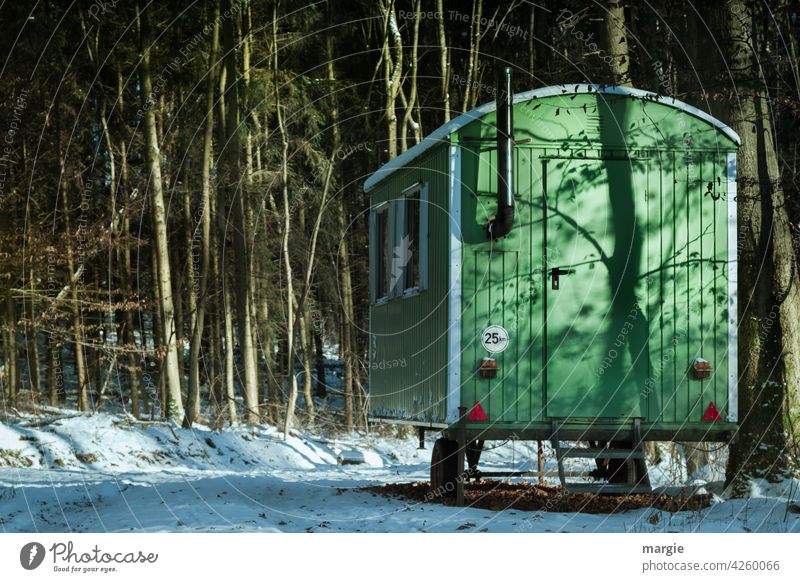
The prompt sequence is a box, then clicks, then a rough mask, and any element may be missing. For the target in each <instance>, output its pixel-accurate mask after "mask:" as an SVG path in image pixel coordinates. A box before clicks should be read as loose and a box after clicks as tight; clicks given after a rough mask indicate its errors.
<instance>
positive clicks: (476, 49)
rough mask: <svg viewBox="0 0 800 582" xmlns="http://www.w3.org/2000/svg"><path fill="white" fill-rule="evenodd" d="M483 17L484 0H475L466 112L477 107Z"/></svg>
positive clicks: (465, 101)
mask: <svg viewBox="0 0 800 582" xmlns="http://www.w3.org/2000/svg"><path fill="white" fill-rule="evenodd" d="M482 18H483V0H473V2H472V18H471V19H470V21H469V62H468V64H467V84H466V87H465V89H464V104H463V107H462V111H464V112H465V113H466V112H467V111H469V110H470V109H472V108H473V107H475V97H477V94H478V93H477V87H478V83H477V79H478V66H479V60H480V58H479V57H480V50H481V19H482Z"/></svg>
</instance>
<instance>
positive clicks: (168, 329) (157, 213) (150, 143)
mask: <svg viewBox="0 0 800 582" xmlns="http://www.w3.org/2000/svg"><path fill="white" fill-rule="evenodd" d="M136 9H137V17H138V19H139V31H140V42H141V51H142V62H141V66H140V67H139V74H140V81H141V85H142V92H141V95H142V109H143V110H144V115H143V116H144V122H145V157H146V160H147V168H148V170H149V178H150V180H149V185H150V192H151V201H152V214H153V230H154V235H155V237H154V238H155V240H154V241H153V243H154V249H153V252H155V254H156V260H157V271H156V272H155V273H154V275H155V277H156V278H157V280H158V288H159V306H158V307H159V310H160V311H161V316H162V330H161V333H162V338H161V339H162V345H163V347H164V351H165V353H164V366H163V368H164V376H165V381H166V389H167V393H168V398H169V402H168V404H167V415H168V416H169V417H170V418H173V419H177V420H182V419H183V416H184V412H183V399H182V397H181V374H180V369H181V366H180V365H179V362H178V351H177V330H176V329H175V307H174V304H173V295H172V273H171V270H170V263H169V239H168V236H167V214H166V208H165V206H164V189H163V181H162V176H161V154H160V152H159V146H158V137H157V134H156V114H155V110H154V109H153V107H152V106H153V105H154V103H153V102H152V101H153V82H152V77H151V74H150V47H151V45H152V34H151V30H152V26H151V23H150V9H149V8H148V9H145V10H144V11H142V9H141V5H140V3H139V2H137V5H136Z"/></svg>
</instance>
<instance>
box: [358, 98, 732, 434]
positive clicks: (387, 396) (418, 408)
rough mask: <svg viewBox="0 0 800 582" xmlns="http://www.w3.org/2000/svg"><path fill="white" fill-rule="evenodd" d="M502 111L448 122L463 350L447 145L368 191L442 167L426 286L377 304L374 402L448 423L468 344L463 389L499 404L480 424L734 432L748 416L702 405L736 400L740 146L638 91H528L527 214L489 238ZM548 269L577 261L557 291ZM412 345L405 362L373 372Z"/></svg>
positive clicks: (495, 430) (520, 207)
mask: <svg viewBox="0 0 800 582" xmlns="http://www.w3.org/2000/svg"><path fill="white" fill-rule="evenodd" d="M494 121H495V115H494V113H493V112H488V113H486V114H485V115H483V116H480V117H479V118H476V119H475V120H474V121H472V122H471V123H468V124H466V125H464V126H463V127H461V128H460V129H459V130H458V131H457V132H455V133H454V134H453V135H452V136H451V137H450V139H451V142H452V143H453V144H456V145H457V146H458V148H460V150H459V151H460V168H459V171H460V184H459V186H460V190H461V197H460V209H459V210H460V225H459V226H460V237H459V238H460V241H461V245H462V246H461V262H462V267H461V286H460V295H461V302H460V309H461V313H460V317H459V318H458V321H459V323H460V329H459V331H460V351H459V352H458V353H457V354H456V353H453V351H452V350H450V351H448V349H447V341H446V337H447V335H448V329H447V305H448V301H447V296H448V288H447V287H448V279H447V271H448V261H449V254H448V242H447V213H448V212H449V211H450V210H451V209H450V208H449V206H448V197H449V194H450V193H449V190H448V180H447V174H448V172H449V169H448V155H449V148H448V144H447V143H444V144H442V145H438V146H435V147H433V148H432V149H431V150H430V151H429V152H428V153H427V154H425V155H424V156H423V157H422V158H418V159H416V160H414V162H413V164H409V166H408V167H407V168H401V169H400V170H398V171H397V172H395V173H393V174H391V175H390V176H389V177H388V178H387V179H385V180H383V181H381V182H379V183H378V184H377V185H376V186H375V188H374V189H373V190H372V191H371V196H372V204H373V205H375V204H378V203H380V202H383V201H385V200H388V199H391V198H392V197H397V196H399V195H400V193H401V192H402V189H403V188H404V187H407V186H408V185H409V184H412V183H414V181H417V180H422V181H425V180H430V183H431V188H430V197H431V198H430V200H431V205H432V206H434V205H435V206H436V208H437V212H431V214H430V219H429V220H430V237H431V238H430V244H429V249H430V250H429V254H430V266H429V269H430V276H431V289H430V290H428V291H424V292H422V293H421V294H420V296H419V297H416V298H409V299H395V300H391V301H389V303H388V304H387V305H378V306H373V307H372V310H371V332H372V333H373V335H372V340H371V341H372V344H373V345H372V347H371V377H370V403H371V406H370V413H371V415H372V416H373V417H383V418H394V419H405V420H411V421H421V423H445V424H447V423H453V422H454V421H455V419H454V418H453V417H452V414H451V416H450V418H447V410H448V403H447V402H446V400H447V382H448V378H447V376H446V372H447V366H448V362H450V361H452V360H453V358H455V359H457V361H460V382H459V385H458V388H459V389H460V401H459V402H458V404H459V405H460V406H462V407H466V408H467V409H471V408H472V407H473V405H474V404H475V403H476V402H480V403H481V405H482V407H483V409H484V410H485V411H486V413H487V415H488V417H489V421H488V422H468V423H467V427H468V429H469V430H470V431H471V434H479V433H480V431H484V430H491V431H492V434H493V435H495V436H502V434H511V433H514V434H526V435H528V436H532V435H534V434H537V432H536V431H541V434H542V435H546V434H547V433H548V431H549V423H550V422H551V421H552V420H553V419H559V420H562V421H564V422H567V423H572V424H573V425H574V426H575V427H578V426H581V427H584V429H583V430H584V432H585V433H586V434H590V433H591V431H592V427H593V426H594V427H598V426H600V424H602V429H603V430H607V429H609V428H611V429H613V427H615V426H616V427H625V426H628V425H629V424H630V421H631V420H632V419H633V418H641V419H642V427H643V431H644V432H645V434H646V435H647V433H648V432H649V433H652V434H659V435H660V436H659V438H664V436H665V435H667V436H675V437H676V438H677V437H679V436H680V435H682V434H683V435H688V434H691V435H692V436H693V438H696V437H697V436H698V435H699V436H700V437H706V438H708V439H709V440H711V439H713V438H718V437H720V435H721V434H722V433H723V432H724V431H730V430H732V429H734V428H735V427H736V423H735V420H734V418H735V417H733V418H731V419H730V422H727V421H721V422H713V423H711V422H707V421H703V420H702V415H703V413H704V411H705V409H706V407H707V406H708V405H709V403H711V402H714V403H715V405H716V407H717V409H718V410H719V411H720V414H721V415H722V417H723V418H727V416H728V412H729V409H728V406H729V379H728V350H729V346H730V343H729V333H731V332H732V330H731V329H730V323H729V317H728V315H729V313H728V304H729V300H730V296H729V286H728V256H729V252H728V251H729V248H728V246H729V244H731V241H729V240H728V239H729V236H730V234H729V228H728V223H729V217H728V204H729V200H728V198H729V196H728V187H729V182H728V155H729V154H730V153H732V152H735V151H736V149H737V145H736V143H734V142H733V141H732V139H731V138H730V137H729V136H728V135H726V134H725V133H724V132H723V131H722V130H720V128H718V127H715V126H714V125H712V124H711V123H709V122H708V121H707V120H704V119H700V118H698V117H697V116H695V115H692V114H690V113H689V112H687V111H685V110H682V109H679V108H675V107H671V106H670V105H669V104H663V103H658V102H654V101H651V100H646V99H641V98H637V97H633V96H625V95H609V94H597V93H588V94H587V93H583V94H569V93H567V94H564V95H554V96H548V97H543V98H537V99H533V100H531V101H526V102H521V103H517V104H516V105H515V128H514V133H515V138H516V139H517V142H518V145H517V147H516V148H515V151H514V170H515V184H514V192H515V200H516V218H515V225H514V229H513V230H512V232H511V233H510V235H509V236H508V237H506V238H504V239H502V240H500V241H495V242H490V241H489V240H488V239H487V237H486V234H485V232H484V225H485V224H486V222H487V220H488V219H489V218H490V217H491V216H492V215H493V214H494V212H495V208H496V192H497V177H496V164H495V162H496V152H495V147H494V143H493V142H491V141H490V140H487V138H491V137H493V136H494ZM733 244H735V241H733ZM553 268H560V269H562V270H567V271H573V272H571V273H570V274H565V275H562V276H561V277H560V285H559V288H558V289H557V290H555V289H553V281H552V270H553ZM426 294H429V297H428V298H424V297H423V296H425V295H426ZM412 300H414V301H416V303H412ZM489 325H501V326H503V327H504V328H505V329H506V330H508V334H509V337H510V342H509V345H508V347H507V348H506V350H505V351H503V352H502V353H499V354H494V355H493V357H494V358H495V359H496V360H497V363H498V366H499V370H500V372H499V374H498V375H497V377H496V378H493V379H487V378H482V377H480V376H479V374H478V365H479V363H480V361H481V359H482V358H484V357H487V356H490V355H491V354H489V353H487V351H486V350H485V349H484V347H483V345H482V343H481V334H482V332H483V330H484V329H486V328H487V327H488V326H489ZM392 330H394V331H398V330H406V331H402V332H400V333H399V335H397V336H393V335H392ZM376 332H377V333H378V335H377V336H376V335H375V333H376ZM423 348H424V350H423V353H424V354H425V355H424V356H421V355H420V350H421V349H423ZM404 357H405V358H407V361H408V363H409V364H408V368H392V369H391V370H387V371H384V372H378V371H377V370H376V369H375V362H376V361H377V362H381V361H383V360H387V359H402V358H404ZM412 357H413V358H415V359H414V362H418V364H415V363H412V361H411V358H412ZM698 357H702V358H704V359H706V360H708V361H709V362H711V364H712V366H713V370H714V371H713V374H712V376H711V378H710V379H708V380H703V381H701V380H697V379H694V378H693V376H692V374H691V373H690V366H691V364H692V362H693V361H694V359H695V358H698ZM451 388H452V386H451ZM449 404H450V407H449V408H450V409H451V410H452V409H453V403H452V402H451V403H449ZM598 423H599V424H598ZM598 430H599V429H598ZM503 431H505V433H504V432H503ZM487 434H488V433H487ZM645 438H647V437H645Z"/></svg>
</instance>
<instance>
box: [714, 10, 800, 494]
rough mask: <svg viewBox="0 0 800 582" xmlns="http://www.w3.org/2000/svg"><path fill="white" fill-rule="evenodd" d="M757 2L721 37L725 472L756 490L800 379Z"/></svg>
mask: <svg viewBox="0 0 800 582" xmlns="http://www.w3.org/2000/svg"><path fill="white" fill-rule="evenodd" d="M754 25H755V23H754V14H753V5H752V4H751V3H749V2H746V0H727V1H726V3H725V10H724V18H722V19H720V22H719V26H718V28H719V34H717V35H716V36H717V37H718V38H723V39H725V41H726V43H727V55H726V61H727V63H726V69H727V71H728V73H727V74H730V75H732V77H733V78H732V80H733V82H734V83H735V89H736V91H735V94H734V95H733V96H732V97H731V102H730V103H729V107H730V110H729V112H728V115H729V122H730V123H729V125H730V126H731V127H732V128H733V130H734V131H736V132H737V133H738V134H739V136H740V137H741V140H742V145H741V148H740V150H739V156H738V162H737V166H738V167H737V174H738V176H737V186H738V191H737V210H738V214H739V240H738V248H739V280H738V286H739V306H740V313H739V329H738V336H739V411H740V418H739V420H740V424H741V427H740V429H739V438H738V439H737V440H736V442H735V443H734V444H733V445H732V446H731V450H730V455H729V459H728V467H727V475H726V480H727V482H728V484H729V485H730V486H731V489H732V492H733V493H734V494H741V495H744V494H747V493H748V490H749V483H748V481H749V479H750V478H754V477H756V478H766V479H767V480H769V481H777V480H779V479H781V478H783V477H784V476H785V474H786V471H787V469H788V467H789V465H790V461H789V459H788V456H789V454H788V453H790V452H792V449H793V448H794V447H796V443H797V440H796V439H797V437H798V435H797V428H796V427H797V426H798V425H797V421H798V419H800V410H799V409H798V386H799V385H800V365H798V364H799V363H798V361H797V358H798V354H799V353H800V276H799V275H798V272H797V270H796V268H795V265H796V260H797V257H796V256H795V255H794V249H793V247H792V236H791V230H790V225H789V221H788V217H787V214H786V196H785V193H784V190H783V187H782V184H781V179H780V173H779V169H778V157H777V151H776V146H775V142H774V133H773V131H774V125H773V119H772V114H771V107H770V100H769V98H768V95H766V94H765V91H764V89H762V87H763V86H765V85H766V84H767V82H766V80H765V79H764V78H763V77H762V75H761V74H762V69H761V68H760V66H758V65H757V63H756V61H755V59H754V54H756V55H760V54H762V52H761V51H763V47H762V45H761V39H759V38H757V37H754V36H753V32H754Z"/></svg>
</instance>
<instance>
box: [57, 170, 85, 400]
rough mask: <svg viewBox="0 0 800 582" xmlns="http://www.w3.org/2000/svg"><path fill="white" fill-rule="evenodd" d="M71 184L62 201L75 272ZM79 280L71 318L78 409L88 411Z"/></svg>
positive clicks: (72, 288)
mask: <svg viewBox="0 0 800 582" xmlns="http://www.w3.org/2000/svg"><path fill="white" fill-rule="evenodd" d="M68 191H69V186H66V185H65V186H64V188H63V189H62V201H63V204H64V224H65V227H66V230H67V237H66V238H67V240H66V244H67V272H69V273H74V272H75V251H74V250H73V246H72V241H73V234H74V233H73V232H72V228H71V221H70V217H69V213H70V208H69V193H68ZM78 286H79V282H76V283H75V284H74V285H70V291H69V294H70V306H69V309H70V318H71V322H72V335H73V338H74V341H75V348H74V351H75V374H76V375H77V377H78V394H77V396H78V410H80V411H82V412H86V411H88V410H89V378H88V375H87V371H86V355H85V353H84V350H83V323H82V321H81V304H80V296H79V293H78Z"/></svg>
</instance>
